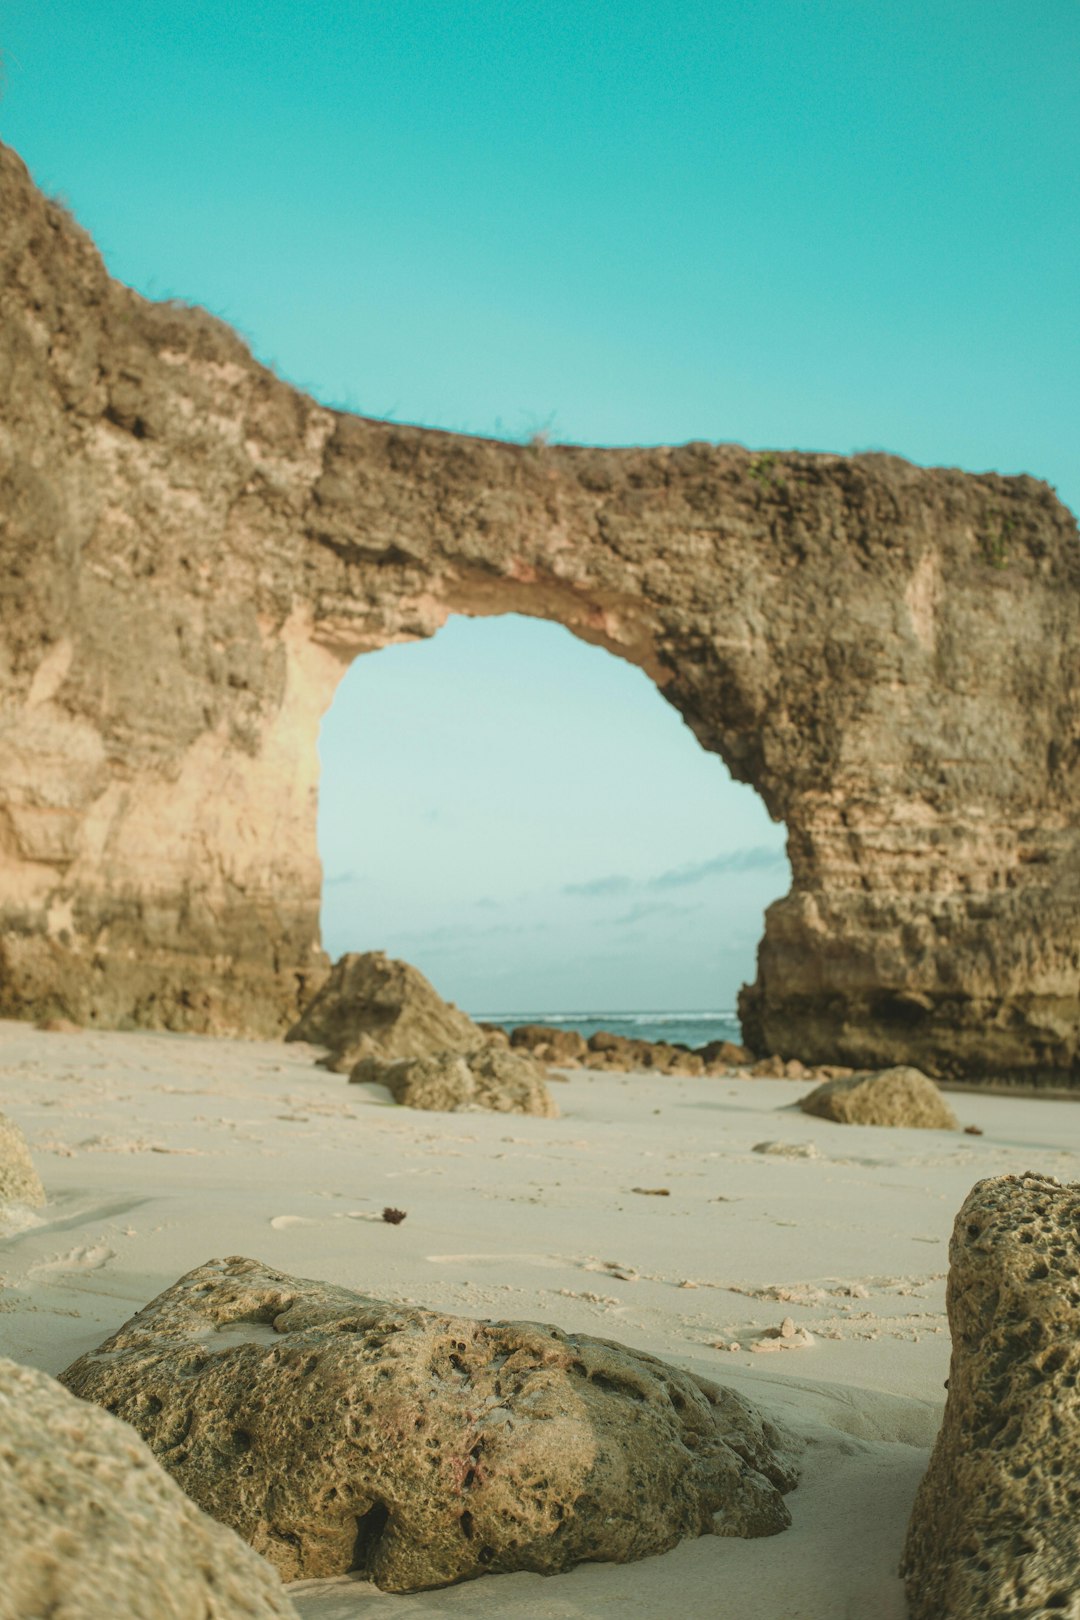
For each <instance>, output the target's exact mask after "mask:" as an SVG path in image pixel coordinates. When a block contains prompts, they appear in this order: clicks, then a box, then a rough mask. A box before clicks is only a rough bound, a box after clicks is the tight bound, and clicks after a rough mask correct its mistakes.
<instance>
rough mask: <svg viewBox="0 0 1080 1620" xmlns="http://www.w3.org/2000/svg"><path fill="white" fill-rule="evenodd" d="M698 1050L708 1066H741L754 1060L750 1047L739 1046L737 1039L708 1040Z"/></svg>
mask: <svg viewBox="0 0 1080 1620" xmlns="http://www.w3.org/2000/svg"><path fill="white" fill-rule="evenodd" d="M696 1050H697V1054H698V1056H699V1057H700V1058H701V1059H702V1061H703V1062H704V1063H705V1065H706V1066H707V1067H708V1068H712V1067H713V1066H714V1065H715V1066H716V1067H718V1068H720V1067H722V1068H739V1067H740V1066H741V1065H742V1064H744V1063H753V1061H754V1054H753V1052H751V1051H750V1049H749V1047H746V1046H739V1045H737V1044H736V1042H735V1041H708V1042H706V1044H705V1045H704V1046H699V1047H697V1049H696Z"/></svg>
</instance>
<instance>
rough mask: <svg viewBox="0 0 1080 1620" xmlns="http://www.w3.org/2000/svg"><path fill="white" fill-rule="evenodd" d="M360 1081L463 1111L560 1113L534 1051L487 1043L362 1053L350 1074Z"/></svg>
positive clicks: (412, 1103) (406, 1098) (419, 1104)
mask: <svg viewBox="0 0 1080 1620" xmlns="http://www.w3.org/2000/svg"><path fill="white" fill-rule="evenodd" d="M349 1079H350V1081H352V1082H355V1083H356V1084H364V1083H365V1082H369V1081H375V1082H377V1083H378V1084H379V1085H382V1086H386V1087H387V1089H388V1090H389V1091H390V1093H391V1095H392V1096H393V1098H394V1101H395V1102H399V1103H402V1104H403V1105H404V1107H406V1108H427V1109H431V1110H433V1111H434V1112H437V1113H444V1114H462V1113H472V1112H474V1111H476V1110H482V1111H484V1112H487V1113H494V1114H539V1115H540V1116H541V1117H542V1118H544V1119H557V1118H558V1116H559V1110H558V1108H557V1106H556V1105H555V1103H554V1101H553V1100H552V1097H551V1094H550V1092H549V1091H548V1088H547V1086H546V1084H545V1082H544V1071H543V1069H542V1068H541V1067H540V1065H539V1064H538V1063H535V1062H534V1061H533V1059H532V1058H531V1057H528V1056H526V1055H524V1054H523V1053H521V1052H511V1051H508V1050H507V1049H506V1048H505V1047H500V1046H491V1045H489V1044H487V1043H485V1044H484V1045H483V1046H478V1047H477V1048H476V1049H475V1050H474V1051H472V1052H435V1053H433V1054H432V1055H431V1056H430V1057H416V1058H401V1059H399V1060H398V1061H397V1062H396V1063H395V1062H387V1061H386V1060H385V1059H383V1058H378V1057H365V1058H361V1059H360V1062H359V1063H357V1064H356V1066H355V1068H354V1069H353V1071H352V1073H351V1074H350V1076H349Z"/></svg>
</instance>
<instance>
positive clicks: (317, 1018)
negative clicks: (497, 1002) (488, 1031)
mask: <svg viewBox="0 0 1080 1620" xmlns="http://www.w3.org/2000/svg"><path fill="white" fill-rule="evenodd" d="M285 1039H286V1040H287V1041H311V1042H312V1043H313V1044H314V1045H316V1046H325V1047H327V1048H328V1049H329V1050H328V1056H327V1058H326V1067H327V1068H329V1069H335V1070H336V1071H337V1072H338V1073H339V1074H347V1073H348V1072H349V1071H350V1070H351V1069H353V1068H355V1066H356V1064H357V1063H358V1062H359V1061H360V1060H361V1058H365V1057H371V1058H376V1059H380V1060H382V1061H386V1060H389V1059H393V1058H420V1057H430V1056H433V1055H434V1054H435V1053H440V1052H469V1051H472V1050H473V1049H474V1048H476V1047H478V1046H480V1045H481V1044H482V1043H483V1041H484V1033H483V1031H482V1030H481V1029H480V1027H479V1025H477V1024H474V1023H473V1021H472V1019H471V1018H468V1017H466V1015H465V1014H464V1013H463V1012H459V1011H458V1009H457V1008H456V1007H455V1006H454V1004H453V1002H450V1001H444V1000H443V999H442V997H441V996H440V995H439V994H438V992H437V991H436V990H434V989H433V988H432V986H431V985H430V984H429V983H428V981H427V979H425V978H424V975H423V974H422V973H421V972H420V970H419V968H414V967H412V966H411V964H410V963H408V962H399V961H396V960H395V959H394V958H393V957H389V956H387V955H386V953H385V952H384V951H367V952H365V953H364V954H362V955H359V954H356V953H351V954H349V955H347V956H343V957H341V958H340V960H339V961H337V962H335V964H334V967H333V970H332V971H331V973H330V976H329V978H328V979H327V981H326V983H325V984H324V985H323V986H322V989H321V990H319V992H318V994H317V995H316V996H315V999H314V1000H313V1001H312V1002H311V1004H310V1006H309V1007H308V1008H307V1009H306V1011H305V1013H304V1015H303V1017H302V1018H301V1019H300V1021H299V1022H298V1023H296V1024H294V1025H293V1027H292V1028H291V1029H290V1030H289V1032H288V1034H287V1035H286V1037H285Z"/></svg>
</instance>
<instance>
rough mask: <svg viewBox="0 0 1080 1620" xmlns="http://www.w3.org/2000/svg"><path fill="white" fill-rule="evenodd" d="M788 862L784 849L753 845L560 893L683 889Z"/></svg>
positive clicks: (570, 886) (590, 895)
mask: <svg viewBox="0 0 1080 1620" xmlns="http://www.w3.org/2000/svg"><path fill="white" fill-rule="evenodd" d="M786 860H787V856H786V855H785V853H784V851H783V850H782V849H774V848H772V847H771V846H770V845H768V844H751V845H748V846H747V847H745V848H743V849H729V850H725V851H724V853H723V854H722V855H714V856H713V858H712V860H709V861H694V862H692V863H691V864H690V865H688V866H675V867H672V868H671V869H670V870H669V871H667V872H658V873H657V875H656V876H655V877H650V878H642V879H641V880H639V881H635V879H634V878H630V877H626V876H625V875H623V874H621V873H612V874H611V875H610V876H606V877H598V878H589V879H588V880H587V881H586V882H584V883H566V884H564V885H563V887H562V890H561V891H560V892H561V893H562V894H569V895H577V896H580V897H582V898H584V899H587V900H598V899H600V900H602V899H604V898H606V897H607V896H608V895H613V894H626V895H628V894H632V893H633V892H635V891H638V892H641V891H643V890H649V889H681V888H687V887H689V886H690V885H692V884H695V883H705V882H707V881H708V879H709V878H714V877H723V876H724V875H725V874H726V873H730V872H757V871H764V870H766V869H768V868H770V867H774V866H783V865H784V864H785V862H786Z"/></svg>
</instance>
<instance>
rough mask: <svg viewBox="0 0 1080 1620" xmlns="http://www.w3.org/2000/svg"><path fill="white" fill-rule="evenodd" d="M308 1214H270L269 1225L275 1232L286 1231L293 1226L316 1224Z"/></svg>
mask: <svg viewBox="0 0 1080 1620" xmlns="http://www.w3.org/2000/svg"><path fill="white" fill-rule="evenodd" d="M318 1224H319V1223H318V1221H315V1220H312V1219H311V1217H310V1215H272V1216H271V1217H270V1225H271V1226H272V1227H273V1228H274V1231H275V1232H288V1231H289V1230H290V1229H291V1228H292V1227H294V1226H318Z"/></svg>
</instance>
